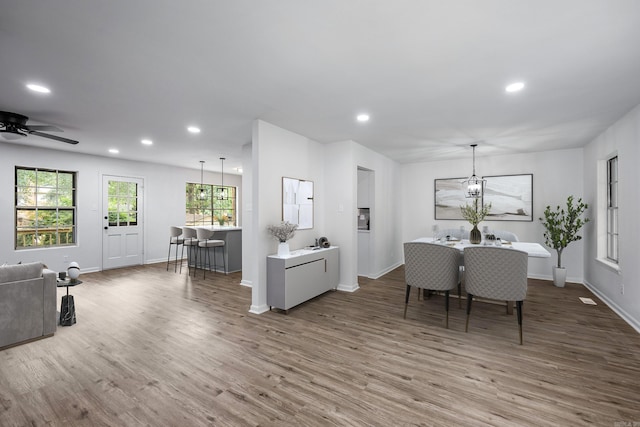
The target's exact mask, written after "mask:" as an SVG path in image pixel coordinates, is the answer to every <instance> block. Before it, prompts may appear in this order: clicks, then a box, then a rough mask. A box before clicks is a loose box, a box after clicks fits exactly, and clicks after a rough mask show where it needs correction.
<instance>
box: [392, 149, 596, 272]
mask: <svg viewBox="0 0 640 427" xmlns="http://www.w3.org/2000/svg"><path fill="white" fill-rule="evenodd" d="M479 153H480V155H479ZM481 153H482V147H479V148H478V149H477V150H476V172H477V174H478V175H479V176H481V175H515V174H527V173H532V174H533V218H534V220H533V222H520V221H517V222H516V221H484V222H483V223H482V224H481V226H482V225H488V226H489V228H490V229H501V230H508V231H512V232H514V233H515V234H517V235H518V237H519V239H520V240H521V241H528V242H539V243H541V244H544V238H543V232H544V229H543V227H542V225H541V224H540V221H539V220H538V218H539V217H541V216H542V214H543V212H544V209H545V207H546V206H547V205H551V206H553V207H555V206H556V205H558V204H564V203H566V199H567V196H569V195H571V194H573V195H574V196H575V197H576V198H578V197H583V182H582V176H583V150H582V149H573V150H558V151H546V152H540V153H528V154H515V155H504V156H487V157H483V156H482V155H481ZM401 169H402V178H401V185H400V189H401V192H402V202H401V209H400V212H402V223H403V224H404V227H403V241H409V240H413V239H415V238H417V237H425V236H431V234H432V232H431V226H432V225H433V224H436V223H437V224H438V226H439V227H440V228H441V229H445V228H458V227H460V226H461V225H464V226H465V227H466V228H467V229H470V228H471V225H470V224H469V223H468V222H466V221H464V220H460V221H454V220H438V221H435V219H434V217H435V215H434V179H436V178H456V177H466V176H468V175H470V174H471V169H472V162H471V150H469V161H461V160H449V161H439V162H425V163H412V164H405V165H403V166H402V168H401ZM588 214H591V212H589V213H588ZM481 226H480V227H481ZM549 251H550V252H551V253H552V256H551V258H550V259H535V258H531V259H530V260H529V276H530V277H537V278H544V279H549V278H550V277H551V266H552V265H553V264H554V263H555V262H556V253H555V251H554V250H549ZM562 263H563V264H564V266H565V267H567V276H568V280H569V281H573V282H580V283H582V281H583V242H582V241H578V242H575V243H572V244H571V245H570V246H569V247H568V248H567V249H565V251H564V252H563V254H562Z"/></svg>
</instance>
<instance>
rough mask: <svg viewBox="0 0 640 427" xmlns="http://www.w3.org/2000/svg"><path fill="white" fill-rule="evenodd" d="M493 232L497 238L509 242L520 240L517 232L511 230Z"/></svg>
mask: <svg viewBox="0 0 640 427" xmlns="http://www.w3.org/2000/svg"><path fill="white" fill-rule="evenodd" d="M491 234H493V235H494V236H496V239H500V240H506V241H508V242H519V240H518V236H517V235H516V234H515V233H512V232H510V231H505V230H496V231H494V232H492V233H491Z"/></svg>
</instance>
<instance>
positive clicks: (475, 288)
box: [464, 246, 528, 345]
mask: <svg viewBox="0 0 640 427" xmlns="http://www.w3.org/2000/svg"><path fill="white" fill-rule="evenodd" d="M527 262H528V255H527V253H526V252H524V251H519V250H516V249H511V248H504V247H495V246H478V247H469V248H465V250H464V264H465V276H464V279H465V280H464V288H465V291H466V292H467V322H466V325H465V332H468V330H469V317H470V315H471V303H472V301H473V297H480V298H487V299H493V300H500V301H506V302H507V304H513V301H515V302H516V307H517V311H518V313H517V316H518V327H519V330H520V344H521V345H522V302H523V301H524V299H525V297H526V296H527Z"/></svg>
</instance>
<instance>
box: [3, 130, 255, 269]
mask: <svg viewBox="0 0 640 427" xmlns="http://www.w3.org/2000/svg"><path fill="white" fill-rule="evenodd" d="M15 166H26V167H38V168H47V169H59V170H67V171H76V172H78V189H77V215H78V218H77V227H78V228H77V230H78V232H77V237H78V244H77V245H76V246H70V247H61V248H46V249H26V250H18V251H16V250H15V249H14V237H13V236H14V224H15V219H14V215H15V207H14V190H15ZM103 174H107V175H118V176H127V177H135V178H142V179H143V180H144V248H145V253H144V262H145V263H150V262H157V261H166V257H167V250H168V233H169V226H171V225H181V224H184V221H185V210H184V206H185V183H186V182H200V165H199V164H198V165H194V169H185V168H177V167H171V166H166V165H158V164H153V163H144V162H133V161H128V160H120V159H117V158H110V157H99V156H90V155H84V154H74V153H70V152H68V151H56V150H48V149H41V148H35V147H26V146H20V145H17V144H10V143H2V142H0V188H1V189H2V190H1V191H0V207H1V208H0V235H1V236H2V239H0V263H4V262H8V263H15V262H18V261H22V262H31V261H42V262H44V263H45V264H47V266H48V267H49V268H51V269H53V270H66V267H67V265H66V264H65V262H64V256H65V255H66V256H68V257H69V258H68V260H69V261H77V262H78V263H79V264H80V267H81V269H82V271H85V272H86V271H98V270H100V269H101V268H102V235H103V225H104V224H103V219H102V175H103ZM204 181H205V183H209V184H217V183H220V174H219V173H209V172H205V174H204ZM225 184H226V185H234V186H237V187H238V197H239V198H241V197H242V191H241V178H240V177H239V176H237V175H231V174H229V175H228V174H226V173H225ZM239 200H241V199H239ZM241 208H242V204H241V202H239V206H238V210H239V212H240V211H241ZM239 220H241V219H239Z"/></svg>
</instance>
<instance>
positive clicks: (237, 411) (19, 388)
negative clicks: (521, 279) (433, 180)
mask: <svg viewBox="0 0 640 427" xmlns="http://www.w3.org/2000/svg"><path fill="white" fill-rule="evenodd" d="M240 278H241V275H240V274H239V273H235V274H230V275H228V276H226V277H225V276H224V275H222V274H215V275H214V274H212V275H210V276H209V275H208V276H207V279H206V280H202V278H201V276H199V277H198V279H193V278H192V277H191V278H189V277H187V275H186V274H184V271H183V274H182V275H180V274H175V273H173V271H169V272H166V271H165V266H164V265H163V264H157V265H151V266H143V267H135V268H127V269H120V270H112V271H106V272H102V273H93V274H84V275H83V276H82V280H83V281H84V283H83V284H82V285H81V286H77V287H75V288H72V289H71V290H70V291H71V293H72V294H73V295H74V296H75V303H76V310H77V317H78V323H77V324H75V325H74V326H71V327H58V330H57V332H56V334H55V335H54V336H53V337H51V338H47V339H43V340H39V341H35V342H31V343H28V344H25V345H21V346H17V347H13V348H9V349H6V350H3V351H0V425H1V426H27V425H29V426H45V425H47V426H63V425H64V426H136V425H149V426H206V425H221V426H226V425H234V426H235V425H241V426H242V425H261V426H269V425H279V426H282V425H287V426H289V425H295V426H325V425H357V426H360V425H366V426H372V425H374V426H390V425H426V426H431V425H436V426H450V425H456V426H459V425H462V426H478V425H495V426H514V425H517V426H529V425H530V426H577V425H602V426H611V427H615V426H626V425H634V424H633V423H637V424H635V425H640V335H639V334H638V333H637V332H635V331H634V330H633V328H631V327H630V326H629V325H627V324H626V323H625V322H624V321H623V320H621V319H620V318H619V317H617V315H615V314H614V313H613V312H612V311H611V310H610V309H609V308H608V307H607V306H605V305H604V304H603V303H602V302H600V301H599V300H598V299H597V298H596V297H595V296H593V295H592V294H591V293H590V292H589V291H588V290H587V289H585V288H584V287H583V286H582V285H578V284H568V285H567V287H565V288H563V289H560V288H555V287H554V286H553V285H552V284H551V283H550V282H545V281H538V280H530V282H529V283H530V286H529V293H528V297H527V300H525V303H524V345H523V346H520V345H519V344H518V327H517V322H516V319H515V316H513V315H511V316H509V315H506V314H505V310H504V307H503V306H498V305H493V304H486V303H475V304H474V307H473V311H472V316H471V323H470V327H469V333H465V332H464V321H465V312H464V309H459V308H458V304H457V301H455V300H452V304H451V312H450V319H449V329H445V328H444V303H443V299H442V297H441V296H434V297H432V298H431V299H428V300H424V301H422V300H421V301H418V300H417V297H416V295H415V293H414V294H413V295H412V298H411V300H410V303H409V309H408V312H407V319H406V320H405V319H403V318H402V313H403V309H404V292H405V285H404V281H403V278H404V273H403V270H402V268H399V269H396V270H394V271H393V272H391V273H389V274H387V275H386V276H384V277H383V278H382V279H380V280H368V279H364V278H361V280H360V282H361V289H360V290H359V291H357V292H355V293H345V292H328V293H326V294H324V295H322V296H320V297H318V298H316V299H314V300H312V301H309V302H307V303H305V304H303V305H301V306H298V307H296V308H293V309H291V310H290V311H289V314H288V315H285V314H283V313H280V312H275V311H274V312H268V313H265V314H262V315H253V314H250V313H248V309H249V306H250V304H251V290H250V289H249V288H246V287H242V286H240V285H239V284H238V283H239V282H240ZM64 292H65V290H64V288H61V289H59V291H58V304H59V302H60V297H61V296H62V294H63V293H64ZM580 296H588V297H591V298H593V299H594V300H595V301H596V302H598V305H597V306H588V305H584V304H582V303H581V302H580V301H579V299H578V297H580ZM463 306H464V305H463ZM627 423H628V424H627Z"/></svg>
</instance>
